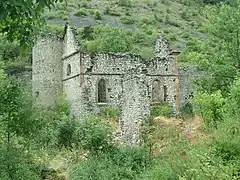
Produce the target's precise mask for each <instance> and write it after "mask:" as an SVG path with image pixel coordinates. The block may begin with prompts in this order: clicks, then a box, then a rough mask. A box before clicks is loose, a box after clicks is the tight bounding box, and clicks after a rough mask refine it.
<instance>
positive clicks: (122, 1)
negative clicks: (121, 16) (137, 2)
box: [118, 0, 132, 7]
mask: <svg viewBox="0 0 240 180" xmlns="http://www.w3.org/2000/svg"><path fill="white" fill-rule="evenodd" d="M118 4H119V6H125V7H131V4H132V3H131V0H119V1H118Z"/></svg>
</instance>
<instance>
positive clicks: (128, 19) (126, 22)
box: [120, 16, 135, 24]
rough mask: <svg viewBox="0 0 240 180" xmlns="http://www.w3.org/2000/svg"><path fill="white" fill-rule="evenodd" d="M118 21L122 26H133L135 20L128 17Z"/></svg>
mask: <svg viewBox="0 0 240 180" xmlns="http://www.w3.org/2000/svg"><path fill="white" fill-rule="evenodd" d="M120 20H121V22H122V23H123V24H134V22H135V20H134V19H133V18H132V17H129V16H123V17H121V18H120Z"/></svg>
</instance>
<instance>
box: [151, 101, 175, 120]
mask: <svg viewBox="0 0 240 180" xmlns="http://www.w3.org/2000/svg"><path fill="white" fill-rule="evenodd" d="M171 114H172V108H171V107H170V106H168V105H165V104H164V105H156V106H153V107H152V109H151V113H150V115H151V116H152V117H157V116H167V117H170V116H171Z"/></svg>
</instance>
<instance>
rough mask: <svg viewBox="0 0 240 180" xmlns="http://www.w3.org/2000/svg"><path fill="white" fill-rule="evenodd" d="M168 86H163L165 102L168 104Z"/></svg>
mask: <svg viewBox="0 0 240 180" xmlns="http://www.w3.org/2000/svg"><path fill="white" fill-rule="evenodd" d="M167 96H168V95H167V86H165V85H164V86H163V101H164V102H166V101H167Z"/></svg>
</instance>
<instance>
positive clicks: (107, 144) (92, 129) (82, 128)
mask: <svg viewBox="0 0 240 180" xmlns="http://www.w3.org/2000/svg"><path fill="white" fill-rule="evenodd" d="M75 138H76V140H77V141H78V142H79V146H80V147H81V148H82V149H84V150H88V151H89V152H90V153H91V154H98V153H101V152H107V151H110V150H111V149H112V148H113V135H112V129H111V128H110V127H109V126H108V124H106V123H104V122H103V121H101V120H100V118H98V117H94V116H91V117H88V118H86V119H85V120H81V121H80V122H79V124H78V126H77V129H76V135H75Z"/></svg>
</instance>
